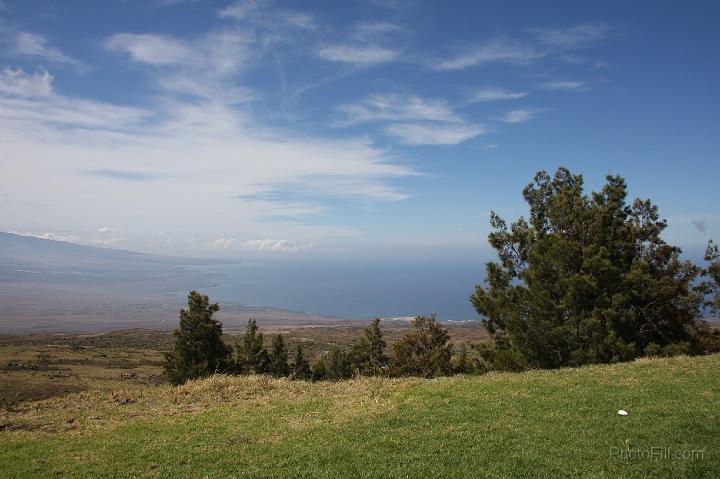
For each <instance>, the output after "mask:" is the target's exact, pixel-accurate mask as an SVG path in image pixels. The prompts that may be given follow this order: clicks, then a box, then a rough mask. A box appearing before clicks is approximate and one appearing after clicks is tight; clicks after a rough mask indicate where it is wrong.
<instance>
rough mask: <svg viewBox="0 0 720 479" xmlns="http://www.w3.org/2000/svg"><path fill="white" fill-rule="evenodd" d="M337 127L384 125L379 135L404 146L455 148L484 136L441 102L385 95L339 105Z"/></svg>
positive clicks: (473, 125) (411, 96) (485, 131)
mask: <svg viewBox="0 0 720 479" xmlns="http://www.w3.org/2000/svg"><path fill="white" fill-rule="evenodd" d="M337 110H338V112H340V113H341V115H342V119H341V121H340V122H339V126H349V125H355V124H359V123H366V122H379V123H381V124H384V125H385V126H383V128H382V131H383V132H384V133H385V134H386V135H388V136H391V137H393V138H397V139H398V140H399V141H400V142H401V143H404V144H406V145H413V146H418V145H455V144H458V143H462V142H464V141H467V140H469V139H471V138H474V137H476V136H478V135H482V134H485V133H487V129H486V128H485V127H484V126H482V125H476V124H472V123H469V122H467V121H465V120H464V119H463V118H462V117H461V116H460V115H458V114H457V113H456V112H455V111H454V110H453V108H452V107H451V106H450V105H449V104H448V103H447V102H446V101H445V100H441V99H436V98H433V99H425V98H422V97H420V96H417V95H408V94H397V93H386V94H375V95H370V96H368V97H367V98H365V99H363V100H361V101H358V102H354V103H347V104H344V105H340V106H339V107H338V108H337Z"/></svg>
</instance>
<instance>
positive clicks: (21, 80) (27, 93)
mask: <svg viewBox="0 0 720 479" xmlns="http://www.w3.org/2000/svg"><path fill="white" fill-rule="evenodd" d="M52 80H53V78H52V76H51V75H50V74H49V73H48V72H47V71H45V70H40V71H38V72H36V73H25V72H24V71H23V70H21V69H16V70H14V69H12V68H7V67H6V68H4V69H3V70H0V93H2V94H6V95H13V96H21V97H31V96H47V95H50V94H52Z"/></svg>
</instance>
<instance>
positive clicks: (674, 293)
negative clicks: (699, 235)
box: [471, 168, 701, 368]
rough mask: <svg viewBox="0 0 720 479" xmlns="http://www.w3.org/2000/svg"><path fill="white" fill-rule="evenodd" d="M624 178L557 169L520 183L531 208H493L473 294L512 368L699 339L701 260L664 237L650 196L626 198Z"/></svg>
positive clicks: (622, 355)
mask: <svg viewBox="0 0 720 479" xmlns="http://www.w3.org/2000/svg"><path fill="white" fill-rule="evenodd" d="M626 190H627V188H626V184H625V180H623V178H621V177H619V176H608V177H607V183H606V184H605V186H604V187H603V188H602V190H601V191H600V192H597V193H592V195H590V196H587V195H585V194H584V193H583V178H582V176H580V175H573V174H571V173H570V171H568V170H567V169H565V168H560V169H558V171H557V172H556V173H555V176H554V177H552V178H551V177H550V175H548V174H547V173H545V172H539V173H538V174H537V175H536V176H535V181H534V183H531V184H529V185H528V186H527V187H526V188H525V189H524V191H523V196H524V198H525V201H526V202H527V203H528V205H529V206H530V217H529V219H528V220H526V219H524V218H522V217H521V218H520V219H518V220H517V221H516V222H514V223H513V224H512V225H510V227H508V226H507V224H506V223H505V221H504V220H503V219H501V218H500V217H499V216H497V215H496V214H495V213H492V214H491V217H490V222H491V225H492V226H493V228H494V231H493V232H492V233H490V235H489V241H490V244H491V245H492V246H493V248H495V249H496V250H497V254H498V257H499V261H498V262H491V263H488V264H487V276H486V280H485V285H484V286H481V285H478V286H477V287H476V290H475V294H473V295H472V297H471V301H472V303H473V305H474V306H475V309H476V310H477V311H478V312H479V313H480V314H481V315H482V316H483V317H484V321H485V326H486V327H487V329H488V331H489V332H490V334H491V335H492V336H493V337H494V338H495V342H496V352H495V353H494V355H495V356H496V357H497V358H499V359H500V361H501V362H502V363H503V364H505V365H506V366H509V365H514V367H515V368H525V367H543V368H554V367H560V366H563V365H568V364H583V363H595V362H608V361H619V360H629V359H632V358H634V357H637V356H640V355H642V354H644V353H645V352H646V348H649V350H652V351H656V350H658V349H660V350H666V351H675V352H678V351H688V352H689V351H692V349H693V345H694V344H695V343H696V341H697V338H698V323H697V319H698V313H699V306H700V298H699V295H698V294H696V293H695V291H694V289H693V282H694V281H695V279H696V278H697V277H698V275H699V274H700V272H701V271H700V269H699V268H698V267H697V266H695V265H693V264H692V263H690V262H688V261H681V260H680V249H679V248H677V247H675V246H671V245H669V244H667V243H666V242H665V241H663V240H662V238H661V233H662V231H663V230H664V229H665V227H666V226H667V223H666V222H665V221H664V220H661V219H660V218H659V215H658V210H657V207H656V206H654V205H653V204H652V203H651V202H650V200H639V199H638V200H635V201H634V202H633V203H632V204H631V205H628V204H626V195H627V191H626Z"/></svg>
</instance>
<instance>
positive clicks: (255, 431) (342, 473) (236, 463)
mask: <svg viewBox="0 0 720 479" xmlns="http://www.w3.org/2000/svg"><path fill="white" fill-rule="evenodd" d="M719 366H720V355H713V356H704V357H694V358H688V357H677V358H672V359H652V360H641V361H636V362H633V363H624V364H616V365H610V366H593V367H585V368H578V369H562V370H556V371H533V372H527V373H522V374H490V375H487V376H481V377H470V376H458V377H452V378H442V379H436V380H421V379H398V380H387V379H380V378H363V379H357V380H352V381H345V382H339V383H315V384H313V383H304V382H290V381H285V380H270V379H267V378H261V377H248V378H232V377H221V376H218V377H214V378H211V379H208V380H204V381H196V382H192V383H189V384H187V385H185V386H182V387H178V388H173V387H170V386H159V387H157V388H154V389H149V390H144V391H143V390H140V391H137V390H128V391H125V392H123V391H119V392H115V393H112V394H111V393H108V392H102V391H96V392H93V391H87V392H83V393H79V394H73V395H69V396H65V397H61V398H55V399H50V400H47V401H42V402H36V403H28V404H25V405H24V406H22V407H21V408H20V409H19V410H15V411H7V412H4V413H2V416H0V423H1V424H2V426H1V427H2V432H0V446H1V448H0V476H3V477H51V476H60V477H67V476H70V477H103V476H104V477H108V476H112V477H245V476H250V477H333V478H334V477H410V478H413V477H548V478H555V477H608V478H616V477H638V478H646V477H693V478H695V477H720V457H719V456H718V454H720V371H719V370H718V367H719ZM619 409H625V410H627V411H628V412H629V416H627V417H621V416H618V414H617V411H618V410H619Z"/></svg>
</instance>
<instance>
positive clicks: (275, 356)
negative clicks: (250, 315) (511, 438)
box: [269, 334, 290, 378]
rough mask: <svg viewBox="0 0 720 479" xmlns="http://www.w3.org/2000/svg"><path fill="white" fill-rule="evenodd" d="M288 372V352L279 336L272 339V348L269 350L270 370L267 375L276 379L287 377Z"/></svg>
mask: <svg viewBox="0 0 720 479" xmlns="http://www.w3.org/2000/svg"><path fill="white" fill-rule="evenodd" d="M289 372H290V365H289V364H288V350H287V346H285V341H284V340H283V337H282V335H281V334H278V335H277V336H275V337H274V338H273V341H272V348H271V349H270V369H269V373H270V374H272V375H273V376H275V377H276V378H281V377H284V376H287V375H288V373H289Z"/></svg>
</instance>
